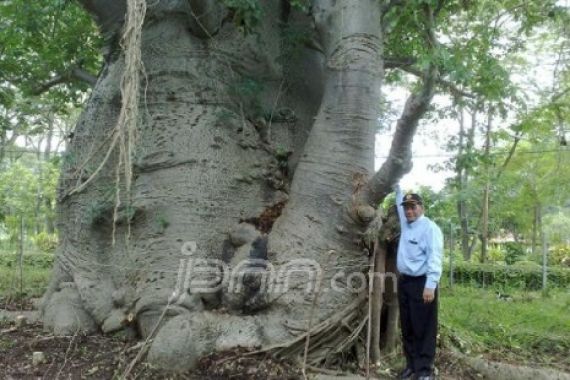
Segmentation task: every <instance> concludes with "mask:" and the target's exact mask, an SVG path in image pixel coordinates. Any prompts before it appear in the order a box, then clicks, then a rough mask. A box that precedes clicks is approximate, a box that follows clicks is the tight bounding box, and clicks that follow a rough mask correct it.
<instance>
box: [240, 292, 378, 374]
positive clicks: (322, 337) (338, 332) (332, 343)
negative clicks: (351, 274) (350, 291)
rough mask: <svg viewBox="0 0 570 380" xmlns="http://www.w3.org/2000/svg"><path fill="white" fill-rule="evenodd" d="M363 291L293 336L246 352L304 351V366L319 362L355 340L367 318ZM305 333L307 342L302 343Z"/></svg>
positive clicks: (297, 355) (296, 353)
mask: <svg viewBox="0 0 570 380" xmlns="http://www.w3.org/2000/svg"><path fill="white" fill-rule="evenodd" d="M366 296H367V294H366V293H361V294H360V295H359V296H358V297H357V298H356V299H355V300H354V301H353V302H351V303H350V304H349V305H347V306H346V307H345V308H343V309H342V310H340V311H338V312H336V313H335V314H333V315H331V316H330V317H329V318H327V319H325V320H323V321H321V322H320V323H318V324H317V325H315V326H314V327H312V328H310V329H309V330H308V331H306V332H304V333H302V334H300V335H299V336H297V337H296V338H295V339H292V340H290V341H287V342H284V343H278V344H276V345H272V346H268V347H264V348H262V349H261V350H258V351H254V352H252V353H250V355H253V354H258V353H261V352H268V353H272V354H273V355H275V356H276V357H282V358H301V357H302V356H303V355H304V354H305V350H306V351H307V354H306V365H307V367H319V366H322V365H323V363H325V362H326V361H327V360H330V359H332V358H333V357H334V356H335V355H338V354H341V353H344V352H346V351H348V350H349V349H350V348H351V347H352V346H353V345H354V344H356V342H357V340H358V338H359V337H360V334H361V332H362V331H363V330H364V326H365V325H366V322H367V321H368V318H367V317H366V316H365V315H364V317H363V313H362V309H363V307H364V306H365V304H366ZM307 337H310V345H309V346H308V347H307V348H305V347H306V342H307Z"/></svg>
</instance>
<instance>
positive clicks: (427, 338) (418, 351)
mask: <svg viewBox="0 0 570 380" xmlns="http://www.w3.org/2000/svg"><path fill="white" fill-rule="evenodd" d="M425 283H426V276H418V277H413V276H406V275H403V274H402V275H400V278H399V280H398V301H399V303H400V323H401V327H402V342H403V344H404V353H405V354H406V361H407V366H408V368H411V369H413V370H414V373H416V375H429V374H431V372H432V367H433V362H434V358H435V344H436V336H437V308H438V307H437V303H438V295H437V293H438V292H437V289H436V291H435V298H434V300H433V301H432V302H431V303H424V301H423V292H424V287H425Z"/></svg>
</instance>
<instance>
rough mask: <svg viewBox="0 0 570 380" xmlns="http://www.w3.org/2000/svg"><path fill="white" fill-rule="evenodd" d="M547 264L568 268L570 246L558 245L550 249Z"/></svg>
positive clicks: (569, 264)
mask: <svg viewBox="0 0 570 380" xmlns="http://www.w3.org/2000/svg"><path fill="white" fill-rule="evenodd" d="M548 264H549V265H564V266H570V246H568V245H566V244H560V245H555V246H554V247H552V248H550V250H549V252H548Z"/></svg>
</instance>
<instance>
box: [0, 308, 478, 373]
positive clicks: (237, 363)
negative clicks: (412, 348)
mask: <svg viewBox="0 0 570 380" xmlns="http://www.w3.org/2000/svg"><path fill="white" fill-rule="evenodd" d="M0 307H2V308H3V310H1V311H0V379H34V380H35V379H143V380H144V379H153V380H154V379H174V380H175V379H232V380H241V379H243V380H245V379H248V380H249V379H253V380H256V379H259V380H261V379H275V380H277V379H279V380H286V379H303V374H302V372H301V369H300V368H299V365H297V364H294V363H291V362H289V361H286V360H279V359H275V358H273V357H271V356H270V355H267V354H256V355H248V354H247V352H246V351H244V350H235V351H230V352H224V353H217V354H213V355H210V356H206V357H204V358H202V360H201V361H200V364H199V366H198V368H197V369H196V370H195V371H193V372H192V373H186V374H172V373H168V372H165V371H164V370H158V369H156V368H153V367H151V366H150V365H149V364H147V363H145V362H144V356H142V358H143V359H142V360H138V358H137V360H136V361H135V363H136V364H135V365H134V366H132V369H131V370H130V371H128V374H127V369H128V368H129V367H130V366H131V364H132V363H133V361H134V360H135V358H136V357H137V354H139V352H140V350H141V343H140V342H138V341H137V340H133V339H130V338H128V337H126V336H104V335H93V336H84V335H74V336H67V337H56V336H53V335H51V334H50V333H48V332H45V331H43V328H42V326H41V324H39V323H37V322H35V321H34V319H35V318H34V317H33V316H34V313H35V314H37V312H35V311H32V309H33V303H32V302H30V301H26V302H25V303H24V304H23V309H25V310H24V311H22V305H21V304H19V303H18V304H2V305H1V306H0ZM26 309H27V310H26ZM2 313H3V314H2ZM26 313H27V314H26ZM21 314H24V315H27V323H25V324H23V325H17V324H16V323H15V322H14V317H15V316H16V315H21ZM36 319H37V318H36ZM38 352H40V353H43V356H44V358H43V360H40V361H39V362H36V363H34V360H33V356H34V353H38ZM37 355H41V354H36V356H37ZM181 360H183V359H181ZM436 362H437V366H438V378H439V379H473V380H475V379H480V378H481V375H480V374H477V373H476V372H475V371H473V370H472V369H471V368H469V367H468V366H466V365H465V364H464V363H463V362H462V361H461V360H458V359H457V356H456V355H454V354H452V353H451V352H449V351H446V350H445V349H444V348H443V347H440V349H439V354H438V358H437V361H436ZM357 372H358V373H356V374H354V375H351V376H350V377H344V378H350V379H358V378H359V377H358V375H360V376H364V375H365V371H364V370H360V371H357ZM396 374H397V373H396V371H395V370H390V369H384V370H382V369H378V370H376V369H372V370H371V375H372V378H380V379H393V378H396ZM314 375H315V374H314V373H313V374H311V375H309V378H314ZM329 375H330V374H329ZM329 375H321V376H325V377H326V378H327V379H329V378H334V377H332V376H329ZM344 375H347V374H346V373H345V374H344ZM325 377H320V378H325ZM360 378H362V377H360Z"/></svg>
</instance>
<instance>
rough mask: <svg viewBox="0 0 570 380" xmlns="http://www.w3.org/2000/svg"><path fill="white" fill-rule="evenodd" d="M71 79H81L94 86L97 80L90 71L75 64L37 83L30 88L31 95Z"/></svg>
mask: <svg viewBox="0 0 570 380" xmlns="http://www.w3.org/2000/svg"><path fill="white" fill-rule="evenodd" d="M73 80H80V81H83V82H85V83H87V84H89V85H91V86H94V85H95V83H96V82H97V77H96V76H95V75H93V74H91V73H90V72H88V71H87V70H85V69H83V68H81V67H78V66H75V67H72V68H71V69H70V70H68V71H66V72H64V73H62V74H59V75H56V76H55V77H53V78H52V79H50V80H49V81H47V82H45V83H43V84H41V85H39V86H38V87H36V88H34V89H33V90H32V95H40V94H42V93H44V92H46V91H48V90H49V89H50V88H52V87H54V86H57V85H59V84H63V83H67V82H71V81H73Z"/></svg>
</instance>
